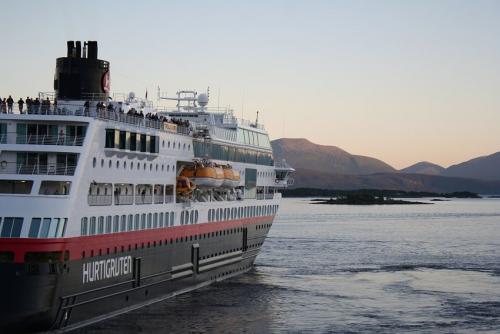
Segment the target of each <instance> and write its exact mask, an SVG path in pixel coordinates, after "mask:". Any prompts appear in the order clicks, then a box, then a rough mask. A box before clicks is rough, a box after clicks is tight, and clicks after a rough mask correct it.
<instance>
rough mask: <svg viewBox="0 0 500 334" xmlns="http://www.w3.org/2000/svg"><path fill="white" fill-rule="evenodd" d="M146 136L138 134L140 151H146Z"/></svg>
mask: <svg viewBox="0 0 500 334" xmlns="http://www.w3.org/2000/svg"><path fill="white" fill-rule="evenodd" d="M147 137H148V136H146V135H145V134H140V135H139V141H140V146H139V147H140V150H141V152H146V151H147V150H146V148H147Z"/></svg>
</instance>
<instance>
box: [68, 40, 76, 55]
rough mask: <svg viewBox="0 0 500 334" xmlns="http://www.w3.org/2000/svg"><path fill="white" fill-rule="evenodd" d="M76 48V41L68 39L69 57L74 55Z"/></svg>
mask: <svg viewBox="0 0 500 334" xmlns="http://www.w3.org/2000/svg"><path fill="white" fill-rule="evenodd" d="M74 48H75V42H74V41H68V55H67V57H68V58H71V57H73V49H74Z"/></svg>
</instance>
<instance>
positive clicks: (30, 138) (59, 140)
mask: <svg viewBox="0 0 500 334" xmlns="http://www.w3.org/2000/svg"><path fill="white" fill-rule="evenodd" d="M8 138H9V136H7V139H8ZM11 138H15V141H14V140H6V141H5V142H3V144H35V145H64V146H82V145H83V140H84V139H85V137H82V136H65V135H30V134H28V135H18V134H16V135H15V136H12V137H11ZM0 142H1V141H0Z"/></svg>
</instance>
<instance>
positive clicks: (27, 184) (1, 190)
mask: <svg viewBox="0 0 500 334" xmlns="http://www.w3.org/2000/svg"><path fill="white" fill-rule="evenodd" d="M2 169H3V166H2V167H0V173H1V172H2ZM14 169H15V168H14ZM32 186H33V181H28V180H0V194H29V193H31V188H32Z"/></svg>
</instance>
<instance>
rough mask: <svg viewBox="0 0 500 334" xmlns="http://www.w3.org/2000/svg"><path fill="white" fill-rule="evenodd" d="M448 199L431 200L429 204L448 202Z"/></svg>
mask: <svg viewBox="0 0 500 334" xmlns="http://www.w3.org/2000/svg"><path fill="white" fill-rule="evenodd" d="M449 201H450V200H449V199H441V198H433V199H431V202H449Z"/></svg>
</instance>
